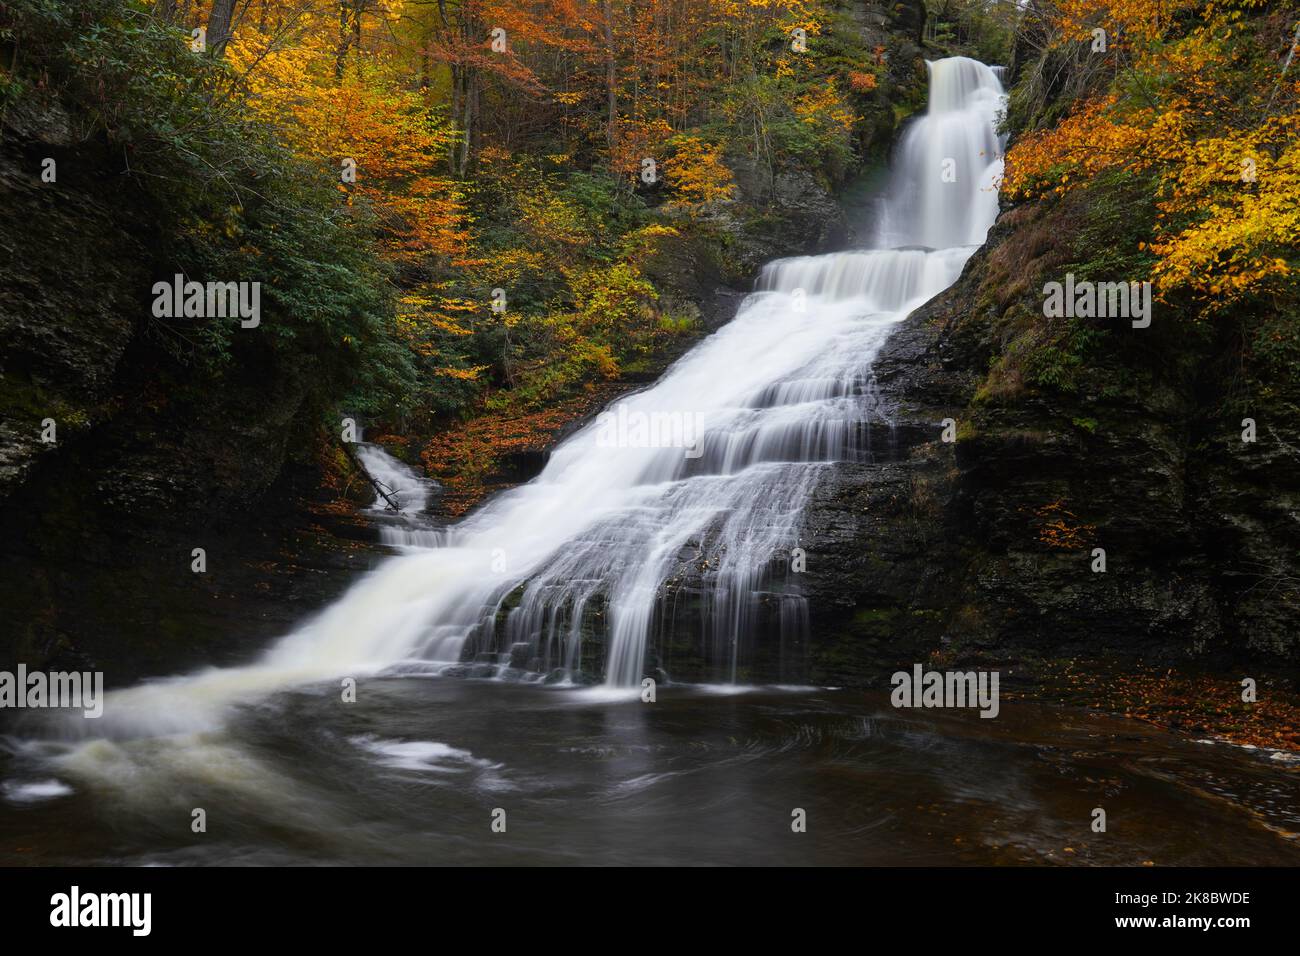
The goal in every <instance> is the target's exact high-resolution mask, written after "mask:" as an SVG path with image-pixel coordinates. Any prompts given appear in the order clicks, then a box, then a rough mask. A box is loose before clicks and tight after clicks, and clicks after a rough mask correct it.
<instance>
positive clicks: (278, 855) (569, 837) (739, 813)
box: [0, 676, 1300, 865]
mask: <svg viewBox="0 0 1300 956" xmlns="http://www.w3.org/2000/svg"><path fill="white" fill-rule="evenodd" d="M10 729H12V728H10ZM1097 808H1101V809H1102V810H1104V811H1105V814H1106V830H1105V832H1094V830H1093V829H1092V824H1093V819H1094V810H1095V809H1097ZM199 809H201V810H202V811H204V813H203V818H204V819H205V822H206V831H205V832H195V828H194V821H195V819H196V816H195V811H196V810H199ZM799 811H802V813H800V812H799ZM801 819H802V820H803V821H804V822H805V826H804V828H803V830H802V832H798V828H797V827H796V826H795V824H796V823H797V822H798V821H799V820H801ZM494 821H495V824H496V825H495V827H494ZM503 825H504V826H503ZM1298 832H1300V765H1298V764H1296V763H1295V762H1292V761H1291V760H1288V759H1286V758H1284V757H1283V756H1281V755H1275V754H1271V753H1269V752H1266V751H1251V750H1247V749H1243V748H1239V747H1233V746H1228V745H1225V744H1220V743H1210V742H1197V741H1195V740H1191V739H1187V738H1182V737H1178V736H1174V735H1171V734H1168V733H1165V732H1162V731H1159V730H1155V729H1153V728H1149V727H1147V726H1145V725H1142V724H1139V723H1135V722H1132V721H1127V720H1122V719H1116V718H1110V717H1105V716H1101V715H1095V714H1090V713H1087V712H1084V711H1082V710H1073V709H1063V708H1056V707H1050V706H1045V705H1037V704H1028V703H1018V702H1003V704H1002V707H1001V712H1000V714H999V716H998V717H997V718H996V719H993V720H987V719H981V718H979V717H978V715H977V713H976V712H974V711H961V712H956V711H934V710H930V711H905V710H897V709H894V708H893V707H891V706H890V704H889V700H888V698H887V697H886V696H885V695H879V696H868V695H864V694H862V693H860V692H853V691H847V690H830V689H817V688H751V689H740V688H734V687H699V686H680V685H668V686H661V687H659V689H658V695H657V700H656V701H655V702H653V703H643V702H642V701H641V699H640V695H639V693H637V694H634V693H632V692H627V693H621V692H611V691H607V690H605V689H595V690H582V689H572V688H560V687H547V686H539V685H535V684H521V683H508V682H500V681H487V680H472V679H463V678H454V677H447V676H443V677H410V676H405V677H401V676H399V677H375V678H369V679H365V680H362V681H361V682H360V684H359V686H358V688H357V696H356V700H355V702H351V703H347V702H344V701H343V700H342V694H341V693H340V692H339V690H338V688H337V687H336V686H334V685H331V686H329V687H328V688H322V687H315V688H308V689H304V690H298V691H292V692H281V693H279V694H277V695H275V696H272V697H269V698H267V699H266V700H264V701H262V702H260V703H257V704H251V705H244V706H243V707H241V708H240V709H238V710H237V711H236V712H235V713H234V715H233V716H232V717H231V719H230V720H228V721H227V722H226V723H225V724H224V726H223V729H221V730H219V731H212V732H208V733H201V734H183V735H177V736H173V737H149V738H138V739H122V740H103V739H101V740H94V741H89V742H80V743H75V744H65V743H54V742H50V741H48V740H45V741H43V742H35V741H34V740H29V739H24V738H23V737H22V736H20V735H18V734H16V733H15V734H11V735H9V736H7V737H5V738H4V739H3V744H2V745H0V863H5V864H10V865H14V864H18V865H22V864H46V865H51V864H140V865H143V864H162V865H170V864H519V865H531V864H835V865H843V864H877V865H879V864H884V865H893V864H898V865H936V864H937V865H962V864H1092V865H1098V864H1101V865H1143V864H1148V863H1150V864H1154V865H1172V864H1183V865H1209V864H1238V865H1280V864H1286V865H1297V864H1300V845H1298V842H1297V833H1298ZM1210 835H1212V836H1210Z"/></svg>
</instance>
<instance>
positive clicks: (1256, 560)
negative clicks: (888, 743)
mask: <svg viewBox="0 0 1300 956" xmlns="http://www.w3.org/2000/svg"><path fill="white" fill-rule="evenodd" d="M1005 219H1006V217H1005V216H1004V220H1005ZM1018 228H1019V227H1015V226H1012V225H1009V224H1007V223H1006V222H1005V221H1004V222H1001V223H1000V224H999V226H997V227H995V229H994V231H993V233H992V234H991V235H990V241H989V244H988V246H986V248H985V249H984V250H983V251H981V252H980V253H979V254H977V255H976V256H975V257H974V258H972V260H971V261H970V263H968V265H967V268H966V271H965V273H964V274H963V277H962V279H961V280H960V281H959V282H958V283H957V284H956V285H955V286H953V287H952V288H951V289H949V290H948V291H947V292H946V293H944V294H943V295H942V296H940V297H938V298H937V299H935V300H934V301H933V302H931V303H929V304H928V305H926V306H925V307H923V308H922V309H920V310H918V312H916V313H914V314H913V315H912V316H911V317H909V318H908V320H907V321H906V322H904V323H903V324H902V325H901V326H900V327H899V329H898V330H897V332H895V334H894V335H893V336H892V338H891V339H890V340H889V342H888V343H887V344H886V346H885V348H884V350H883V352H882V354H881V357H880V359H879V360H878V362H877V364H876V367H875V376H876V384H877V386H878V388H879V390H880V394H881V398H882V402H883V407H884V409H885V413H886V415H887V417H888V418H890V419H891V420H892V422H893V424H894V431H895V434H896V435H897V436H898V440H897V441H896V444H895V446H894V448H893V449H892V452H891V454H889V455H882V456H880V457H879V458H878V459H877V460H876V461H874V462H870V463H866V464H852V465H842V466H837V467H835V468H834V469H832V470H831V472H830V474H828V476H827V477H826V479H825V480H824V481H823V482H822V484H821V486H820V487H819V488H818V490H817V493H816V495H815V496H814V499H813V501H812V502H811V504H810V506H809V509H808V512H807V519H806V520H807V524H806V540H807V541H808V542H809V543H808V545H807V547H808V551H809V555H808V570H807V573H806V574H805V575H803V584H804V589H805V593H806V594H807V596H808V598H809V604H810V608H811V611H812V639H811V649H810V654H809V661H810V666H809V672H808V678H809V679H811V680H815V681H818V682H827V683H839V682H844V683H851V682H854V681H855V680H859V679H861V678H863V677H864V676H866V675H868V674H869V673H871V672H873V671H874V672H875V673H877V674H879V673H881V672H882V671H883V670H885V669H886V666H888V665H887V661H888V660H889V659H901V660H904V661H919V660H923V659H924V655H925V653H927V652H928V651H929V650H934V649H940V648H943V649H947V650H954V651H957V652H963V651H964V652H969V653H973V654H980V655H985V656H992V657H1003V658H1014V657H1016V656H1019V655H1025V654H1028V655H1042V656H1069V655H1097V654H1103V653H1114V654H1120V655H1125V654H1128V655H1133V656H1140V657H1143V658H1145V659H1147V660H1149V661H1150V660H1154V661H1170V662H1176V661H1180V660H1186V659H1188V658H1193V657H1201V658H1208V659H1212V660H1217V661H1221V662H1229V661H1242V660H1247V659H1252V658H1259V657H1264V658H1267V659H1268V660H1269V661H1270V662H1271V663H1273V664H1278V663H1281V664H1283V665H1286V664H1287V663H1288V662H1294V661H1295V659H1296V652H1297V635H1300V593H1298V592H1300V588H1298V587H1297V582H1300V561H1298V558H1297V556H1298V555H1300V494H1298V485H1300V467H1297V466H1298V465H1300V452H1297V451H1296V450H1297V449H1300V436H1298V435H1297V434H1296V426H1295V425H1294V424H1292V423H1293V422H1294V416H1288V415H1284V414H1281V412H1280V411H1278V409H1279V408H1283V407H1285V405H1284V403H1283V402H1282V401H1281V400H1280V399H1277V400H1275V402H1274V407H1272V408H1263V407H1261V408H1262V410H1261V412H1260V415H1261V416H1265V415H1267V416H1268V417H1269V421H1270V427H1271V432H1266V431H1264V430H1262V429H1261V431H1260V440H1259V441H1258V442H1257V443H1255V444H1249V443H1244V442H1242V441H1241V435H1240V433H1241V428H1240V427H1239V425H1238V419H1239V418H1240V415H1236V416H1234V415H1231V414H1229V413H1227V412H1225V411H1223V409H1222V400H1223V394H1224V390H1225V389H1226V387H1227V386H1226V384H1225V383H1224V382H1222V381H1221V380H1220V379H1219V378H1218V377H1217V373H1214V372H1212V371H1207V370H1211V369H1213V367H1214V365H1213V358H1214V350H1215V348H1217V347H1221V343H1217V342H1215V341H1213V340H1208V341H1200V340H1198V339H1197V338H1196V337H1195V336H1191V335H1187V334H1180V333H1179V332H1178V331H1177V330H1167V332H1166V333H1165V335H1164V337H1162V338H1156V337H1155V336H1152V337H1150V338H1148V339H1144V340H1135V339H1134V337H1135V336H1141V335H1142V334H1143V332H1142V331H1136V330H1130V329H1125V328H1116V329H1113V330H1111V331H1109V332H1108V333H1107V338H1106V340H1105V343H1106V344H1104V345H1103V346H1102V347H1101V348H1099V350H1098V351H1097V352H1096V353H1095V354H1094V355H1093V357H1092V359H1091V361H1092V363H1094V365H1095V367H1094V368H1092V369H1090V371H1089V374H1090V376H1091V377H1090V378H1089V379H1088V380H1087V381H1086V382H1085V383H1084V384H1083V385H1082V386H1081V387H1080V388H1078V389H1075V390H1057V389H1053V388H1048V387H1029V386H1026V387H1023V388H1020V389H1019V390H1015V391H1012V392H1008V393H1005V394H999V395H996V396H994V397H992V398H990V397H989V395H988V394H987V391H988V384H987V380H988V377H989V371H988V370H989V368H990V363H991V361H992V362H996V360H997V359H998V357H999V356H1000V355H1001V354H1002V353H1003V350H1004V348H1005V347H1006V346H1007V343H1008V341H1010V339H1011V333H1010V332H1009V331H1008V328H1007V326H1006V324H1005V322H1004V317H1005V316H1006V315H1008V314H1010V311H1011V310H1010V309H1005V308H1002V307H1000V306H997V305H994V304H993V303H992V302H991V301H990V298H989V296H988V294H987V293H988V291H989V288H988V282H989V279H990V274H991V272H992V271H993V270H992V269H991V267H990V256H991V255H995V254H996V250H997V248H998V246H999V245H1000V244H1003V243H1017V242H1021V241H1023V236H1022V235H1021V234H1020V232H1019V231H1018ZM1030 286H1031V288H1033V287H1034V286H1033V283H1030ZM1040 304H1041V303H1040V302H1039V301H1038V300H1036V299H1034V298H1033V296H1032V291H1031V292H1029V293H1027V294H1026V296H1025V298H1024V300H1023V301H1022V302H1021V303H1020V304H1019V305H1018V306H1014V307H1013V308H1021V309H1024V310H1033V309H1036V308H1038V306H1039V305H1040ZM1022 318H1023V319H1024V320H1026V321H1028V320H1031V319H1032V320H1037V321H1041V312H1040V313H1039V314H1038V316H1032V315H1028V314H1026V315H1025V316H1023V317H1022ZM1147 331H1150V330H1147ZM945 418H951V419H953V420H954V422H955V423H956V439H957V440H956V441H954V442H951V443H945V442H944V441H942V425H941V422H942V421H943V420H944V419H945ZM1096 549H1102V550H1104V552H1105V554H1104V559H1105V570H1104V572H1103V571H1099V570H1095V568H1097V567H1099V565H1098V558H1099V556H1100V555H1099V552H1098V551H1097V550H1096ZM918 655H919V656H918ZM882 665H885V666H882Z"/></svg>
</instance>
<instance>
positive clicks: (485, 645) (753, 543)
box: [75, 57, 1002, 736]
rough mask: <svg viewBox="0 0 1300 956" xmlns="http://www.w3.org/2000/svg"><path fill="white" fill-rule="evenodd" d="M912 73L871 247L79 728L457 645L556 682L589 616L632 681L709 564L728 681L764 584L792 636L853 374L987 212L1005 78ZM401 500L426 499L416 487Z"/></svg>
mask: <svg viewBox="0 0 1300 956" xmlns="http://www.w3.org/2000/svg"><path fill="white" fill-rule="evenodd" d="M930 79H931V90H930V103H929V108H928V111H927V113H926V114H925V115H924V116H922V117H920V118H918V119H917V120H916V121H915V122H914V123H913V124H912V125H911V126H910V127H909V129H908V130H907V132H906V135H905V136H904V139H903V142H902V145H901V149H900V154H899V156H900V165H899V168H898V170H897V172H896V173H895V177H894V182H893V184H892V186H891V192H890V196H889V198H888V199H887V201H886V203H885V211H884V215H883V218H882V228H881V232H880V234H879V238H878V240H877V245H878V246H879V247H878V248H874V249H870V250H864V251H854V252H843V253H837V254H832V255H824V256H817V257H809V258H796V259H787V260H782V261H779V262H775V263H773V264H771V265H769V266H768V267H767V268H766V269H765V270H764V271H763V274H762V276H761V278H760V280H759V283H758V290H757V291H756V292H755V293H754V294H753V295H751V296H750V297H749V298H747V299H746V301H745V302H744V304H743V305H742V306H741V308H740V310H739V313H738V314H737V316H736V318H735V319H734V320H733V321H732V322H731V323H729V324H728V325H727V326H725V327H724V328H722V329H721V330H719V331H718V332H717V333H716V334H714V335H713V336H711V337H710V338H709V339H707V340H705V341H704V342H702V343H701V344H700V345H698V346H697V347H696V348H695V349H693V350H692V351H691V352H690V353H689V354H687V355H686V356H685V357H684V358H683V359H681V360H680V361H679V362H678V363H677V364H676V365H674V366H673V368H672V369H671V370H669V372H668V373H667V374H665V375H664V377H663V378H662V379H661V380H660V381H659V382H658V383H657V384H656V385H654V386H653V387H652V388H649V389H647V390H645V391H643V392H641V393H639V394H636V395H633V396H632V397H630V398H628V399H626V400H625V401H624V402H622V403H621V405H622V407H621V408H620V409H617V410H616V414H611V415H609V416H608V417H607V418H605V419H604V420H602V421H597V422H596V423H593V424H592V425H590V426H588V427H586V428H584V429H583V430H581V431H579V432H578V433H577V434H575V435H574V436H573V437H571V438H570V439H568V440H567V441H566V442H564V443H563V444H562V445H561V446H560V447H558V448H557V449H556V450H555V452H554V454H553V455H552V456H551V458H550V460H549V462H548V464H547V465H546V468H545V469H544V471H543V472H542V473H541V475H539V476H538V477H537V478H536V479H535V480H533V481H532V482H530V483H528V484H526V485H523V486H521V487H518V488H515V489H513V490H511V491H509V492H507V493H505V494H502V495H500V496H498V497H496V498H495V499H493V500H492V501H490V502H489V503H488V504H487V505H485V506H484V507H483V508H482V509H480V510H479V511H478V512H477V513H475V514H474V515H472V516H471V517H469V518H468V519H466V520H464V521H463V522H461V523H460V524H459V525H457V526H455V527H453V528H451V529H449V530H448V531H446V532H445V533H442V534H438V535H432V536H431V537H430V538H419V537H411V536H407V537H404V538H403V539H402V540H401V541H400V542H398V543H401V544H404V545H406V546H407V551H408V553H405V554H402V555H399V556H396V557H394V558H391V559H390V560H389V561H388V562H386V563H385V564H383V565H382V566H381V567H379V568H378V569H377V570H376V571H375V572H374V573H373V574H371V575H370V576H369V577H367V578H366V579H364V580H362V581H361V582H359V583H358V584H357V585H355V586H354V587H353V588H352V589H351V590H350V591H348V592H347V594H345V595H344V596H343V597H342V598H341V599H340V600H338V601H337V602H336V603H335V604H334V605H332V606H331V607H328V608H326V609H325V610H324V611H323V612H322V613H320V614H318V615H317V616H316V617H315V618H314V619H312V620H310V621H309V622H307V623H306V624H305V625H304V626H302V627H301V628H299V629H298V630H297V631H296V632H294V633H292V634H290V635H289V636H287V637H285V638H284V639H283V640H281V641H280V642H279V643H277V644H276V645H275V646H273V647H272V648H271V649H270V650H269V651H267V652H266V653H265V654H264V655H263V657H262V658H261V659H260V660H258V661H256V662H255V663H253V664H250V665H248V666H246V667H241V668H227V669H212V670H208V671H205V672H200V673H197V674H193V675H189V676H186V677H181V678H176V679H171V680H166V681H156V682H151V683H148V684H144V685H142V686H139V687H136V688H132V689H129V690H125V691H121V692H117V693H115V694H111V695H110V696H109V698H108V700H107V701H106V705H105V716H104V717H103V718H101V719H100V720H99V721H95V722H93V723H94V726H92V727H89V728H87V727H86V725H87V723H89V722H86V721H81V720H78V721H76V722H75V723H76V724H77V725H78V729H79V730H80V731H81V732H83V733H84V732H85V730H86V729H89V730H90V731H92V732H95V733H100V734H105V735H108V736H118V735H126V736H130V735H136V734H145V735H149V734H154V735H156V734H162V733H170V732H180V731H201V730H204V729H207V728H210V727H213V726H214V725H216V724H218V723H219V722H220V721H221V718H222V714H223V712H224V711H225V709H226V708H227V707H228V706H229V705H230V704H233V703H237V702H239V701H242V700H248V699H252V698H256V697H259V696H262V695H264V694H267V693H269V692H272V691H274V690H276V689H279V688H284V687H289V686H293V685H298V684H305V683H310V682H314V681H320V680H324V679H327V678H334V679H337V678H339V677H340V676H352V677H356V676H360V675H363V674H372V673H375V672H379V671H383V670H387V669H394V668H398V669H400V668H406V669H408V670H409V669H413V668H421V669H424V670H426V671H427V670H430V669H434V670H436V669H437V668H438V667H439V666H445V665H448V664H454V663H456V662H459V661H461V660H462V659H463V658H464V657H465V656H466V655H467V654H468V653H469V652H482V651H487V650H495V651H498V652H503V651H506V650H508V649H511V648H514V649H515V650H516V651H517V652H518V653H517V654H516V655H515V656H516V663H520V664H523V665H524V666H526V667H527V668H528V669H530V670H535V671H542V672H544V671H547V670H551V669H556V668H558V669H562V670H564V671H567V672H570V673H571V672H575V671H577V670H578V669H579V668H580V667H584V666H589V665H590V663H591V662H590V661H584V660H583V659H582V655H583V650H584V632H585V630H590V629H592V628H595V629H598V630H600V631H602V632H603V638H604V647H605V661H604V668H603V670H604V674H605V679H606V682H607V683H608V684H609V685H612V686H630V685H635V684H637V683H639V681H640V678H641V676H642V673H643V668H644V666H645V665H644V661H645V658H646V651H647V643H648V641H649V639H650V637H651V636H652V633H653V629H654V627H655V623H656V620H657V616H661V615H662V614H663V604H664V596H665V590H666V588H665V584H666V582H667V581H669V580H670V578H672V577H673V576H674V575H676V574H678V573H679V571H680V570H681V568H682V566H683V564H684V563H686V562H687V561H690V562H693V563H694V564H696V565H697V566H698V565H705V566H706V570H705V571H704V572H703V578H702V586H701V590H702V591H703V593H704V614H705V617H706V631H707V633H708V643H709V645H710V646H711V659H713V660H714V661H717V662H720V664H721V671H722V672H723V674H724V675H725V676H726V677H727V678H729V679H734V678H735V676H736V672H737V667H738V664H737V661H738V659H739V647H740V645H741V643H742V641H743V639H744V638H745V636H746V634H747V633H748V630H749V629H750V628H751V626H752V625H753V623H754V620H755V618H756V615H758V614H759V601H758V598H759V595H760V593H762V592H764V589H767V593H768V595H769V596H772V595H776V600H777V601H778V604H779V608H778V609H777V611H776V614H775V617H776V619H777V620H778V623H779V625H780V626H783V627H786V628H793V629H800V628H802V627H804V626H805V623H804V622H805V621H806V613H805V609H804V608H803V605H802V599H801V598H799V597H798V595H797V593H793V592H792V591H791V589H789V588H788V587H781V586H780V584H781V582H780V581H776V583H775V584H774V583H773V570H772V569H773V567H774V566H776V565H779V564H780V563H781V557H782V556H783V555H785V554H788V552H789V550H790V549H791V548H792V547H794V546H796V545H797V544H798V532H799V526H800V518H801V514H802V510H803V507H804V504H805V502H806V501H807V500H808V497H809V494H810V492H811V490H812V489H813V487H814V485H815V483H816V481H817V480H818V477H819V475H820V474H821V473H823V471H824V469H825V468H826V466H827V465H828V464H829V463H831V462H834V461H837V460H843V459H846V458H853V457H855V456H859V455H861V454H863V453H864V451H865V448H864V446H863V440H862V439H863V435H864V434H865V428H864V426H865V423H866V420H867V419H868V417H869V416H870V415H871V413H872V408H871V404H872V403H871V401H870V388H869V382H870V376H869V371H870V367H871V364H872V361H873V358H874V356H875V354H876V352H877V351H878V349H879V348H880V346H881V344H882V343H883V342H884V340H885V338H886V337H887V336H888V334H889V330H890V328H891V327H892V326H893V325H894V324H895V323H897V322H899V321H901V320H902V319H903V318H904V317H906V315H907V314H908V313H909V312H910V311H912V310H913V309H914V308H916V307H917V306H919V305H920V304H922V303H923V302H925V301H926V300H928V299H930V298H931V297H933V296H934V295H936V294H937V293H939V292H940V291H942V290H943V289H944V288H946V287H947V286H949V285H951V284H952V283H953V282H954V281H956V279H957V277H958V275H959V274H960V272H961V269H962V267H963V265H964V263H965V262H966V260H967V258H968V257H969V256H970V254H971V253H972V252H973V251H974V248H975V247H976V246H977V245H978V244H979V243H981V242H982V241H983V239H984V236H985V233H986V232H987V230H988V228H989V226H990V225H991V224H992V221H993V219H994V217H995V214H996V202H997V197H996V191H995V183H996V177H997V175H998V174H999V171H1000V160H999V153H1000V143H999V139H998V135H997V133H996V123H997V113H998V111H999V109H1000V104H1001V97H1002V88H1001V84H1000V83H999V82H998V79H997V77H996V76H995V74H994V73H993V71H992V70H991V69H990V68H989V67H987V66H985V65H983V64H981V63H978V62H976V61H974V60H969V59H965V58H961V57H957V58H952V59H945V60H940V61H937V62H934V63H931V64H930ZM885 246H888V247H885ZM902 247H907V248H902ZM616 420H617V421H621V422H623V423H627V422H632V423H639V424H641V425H644V424H645V423H647V422H660V423H676V424H677V425H678V426H681V425H682V424H683V423H685V425H684V428H679V437H680V435H682V434H686V433H692V440H691V441H689V442H684V441H683V442H664V441H659V442H656V441H653V440H647V433H646V432H645V431H644V430H642V431H640V432H638V431H637V430H636V429H635V428H633V429H631V430H624V431H620V430H618V429H615V428H612V427H611V423H612V422H614V421H616ZM683 445H689V447H683ZM371 457H374V456H371ZM363 460H366V459H365V458H364V457H363ZM389 460H390V461H391V459H389ZM369 464H373V465H374V466H375V467H376V468H380V467H383V466H384V462H383V460H381V459H378V458H376V459H375V461H374V462H370V463H369ZM388 477H389V478H391V479H393V480H394V481H396V480H397V478H396V477H395V476H392V475H390V476H388ZM381 480H384V479H383V478H382V477H381ZM411 494H412V495H414V496H419V497H420V498H421V504H422V496H423V495H424V494H425V489H423V488H419V487H414V488H412V490H411ZM403 500H404V501H406V499H403ZM408 503H409V504H411V505H412V506H414V504H415V500H414V498H412V499H411V501H410V502H408ZM403 507H405V504H404V505H403ZM422 543H424V544H433V545H437V546H435V547H418V546H417V545H419V544H422ZM777 577H778V578H779V574H778V575H777ZM507 604H508V605H509V610H508V611H505V608H506V606H507ZM503 617H504V623H502V618H503ZM519 658H522V660H519Z"/></svg>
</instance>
